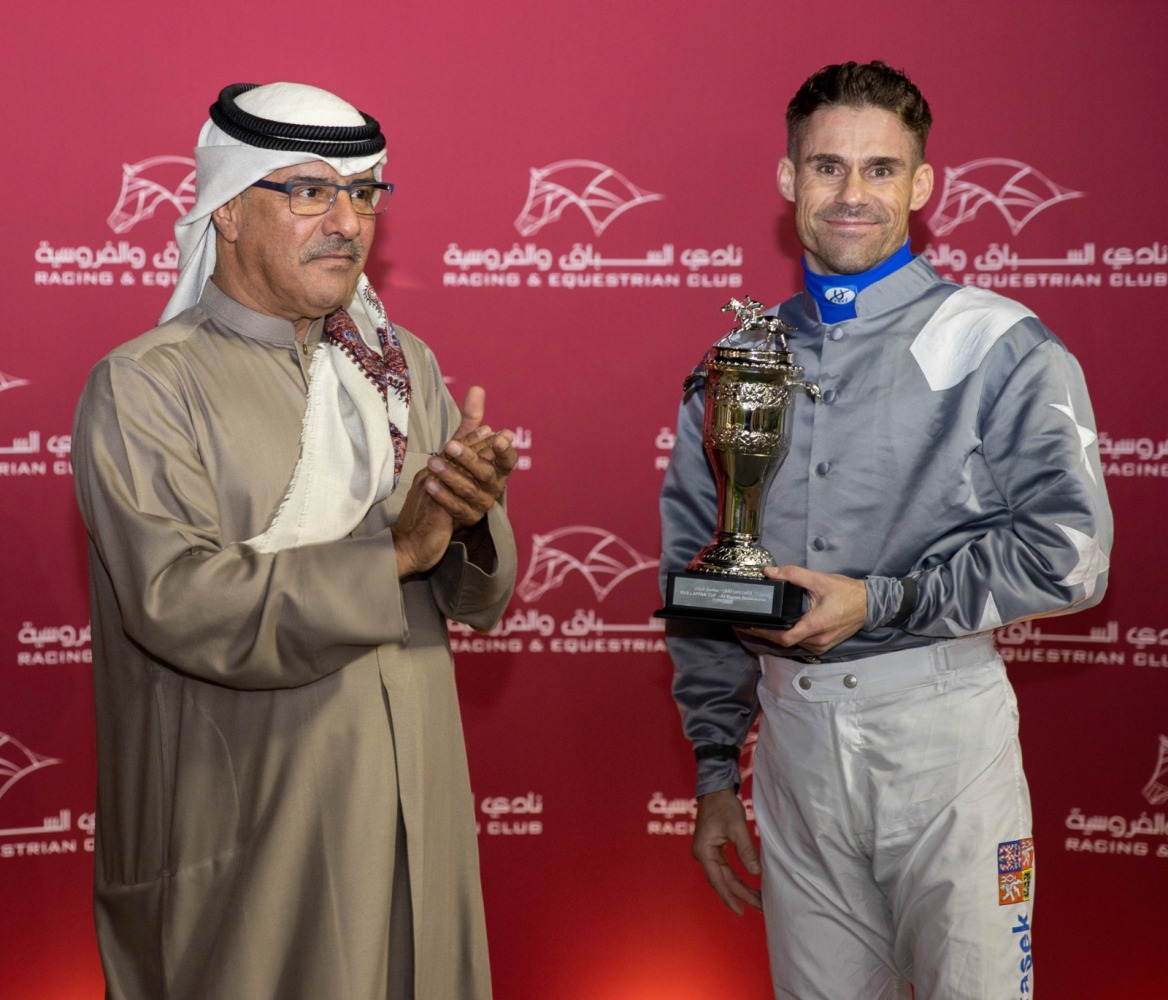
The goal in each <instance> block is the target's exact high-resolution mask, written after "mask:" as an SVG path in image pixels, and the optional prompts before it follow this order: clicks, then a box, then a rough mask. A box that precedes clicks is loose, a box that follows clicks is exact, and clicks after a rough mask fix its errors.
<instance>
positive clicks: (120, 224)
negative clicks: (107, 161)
mask: <svg viewBox="0 0 1168 1000" xmlns="http://www.w3.org/2000/svg"><path fill="white" fill-rule="evenodd" d="M163 202H168V203H169V204H171V205H173V206H174V207H175V209H176V211H177V212H178V214H179V215H186V214H187V212H189V211H190V209H191V206H192V205H194V203H195V161H194V160H192V159H191V158H190V157H189V156H152V157H151V158H150V159H148V160H142V161H141V162H139V163H123V164H122V191H121V193H120V194H119V195H118V203H117V204H116V205H115V206H114V209H113V211H112V212H110V214H109V218H107V219H106V222H107V223H109V227H110V229H112V230H113V231H114V232H115V233H124V232H126V231H127V230H130V229H133V228H134V226H136V225H137V224H138V223H139V222H141V221H142V220H143V219H149V218H150V217H151V216H152V215H153V214H154V210H155V209H156V208H157V207H158V206H159V205H160V204H162V203H163Z"/></svg>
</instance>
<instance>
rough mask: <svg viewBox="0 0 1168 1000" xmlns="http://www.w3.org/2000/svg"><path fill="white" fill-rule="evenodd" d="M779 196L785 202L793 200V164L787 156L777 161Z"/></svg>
mask: <svg viewBox="0 0 1168 1000" xmlns="http://www.w3.org/2000/svg"><path fill="white" fill-rule="evenodd" d="M779 194H781V195H782V196H783V197H784V198H786V199H787V201H794V200H795V164H794V163H792V162H791V158H790V157H789V156H784V157H783V158H782V159H781V160H779Z"/></svg>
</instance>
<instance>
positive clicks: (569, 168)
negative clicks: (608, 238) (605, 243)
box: [515, 160, 664, 236]
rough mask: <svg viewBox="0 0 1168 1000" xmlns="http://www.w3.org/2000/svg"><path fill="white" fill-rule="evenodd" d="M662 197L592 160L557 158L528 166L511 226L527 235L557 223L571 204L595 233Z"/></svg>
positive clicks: (598, 233) (520, 233)
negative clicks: (528, 174) (524, 190)
mask: <svg viewBox="0 0 1168 1000" xmlns="http://www.w3.org/2000/svg"><path fill="white" fill-rule="evenodd" d="M663 197H664V196H663V195H659V194H654V193H653V192H652V191H646V190H644V189H643V188H640V187H637V185H636V184H634V183H632V181H630V180H629V179H628V178H627V177H625V176H624V174H621V173H618V172H617V171H615V170H613V169H612V167H608V166H605V165H604V164H603V163H597V162H596V161H595V160H560V161H559V162H557V163H549V164H548V165H547V166H546V167H532V168H531V183H530V185H529V186H528V188H527V201H526V203H525V204H524V206H523V210H522V211H521V212H520V213H519V217H518V218H517V219H516V220H515V228H516V229H517V230H519V235H520V236H531V235H533V234H534V233H538V232H539V231H540V230H541V229H542V228H543V227H544V226H546V225H548V223H551V222H558V221H559V218H560V216H561V215H562V214H563V213H564V209H566V208H567V207H568V206H569V205H575V206H576V207H577V208H578V209H580V211H581V212H583V213H584V217H585V218H586V219H587V220H588V222H589V224H590V225H591V226H592V231H593V233H595V234H596V235H597V236H599V235H600V234H601V233H603V232H604V230H605V229H607V228H608V227H609V226H610V225H611V224H612V222H613V220H614V219H615V218H616V217H617V216H618V215H620V214H622V213H623V212H627V211H628V210H629V209H630V208H636V207H637V206H638V205H643V204H644V203H645V202H647V201H660V200H661V199H662V198H663Z"/></svg>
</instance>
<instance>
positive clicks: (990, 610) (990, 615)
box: [942, 594, 1003, 635]
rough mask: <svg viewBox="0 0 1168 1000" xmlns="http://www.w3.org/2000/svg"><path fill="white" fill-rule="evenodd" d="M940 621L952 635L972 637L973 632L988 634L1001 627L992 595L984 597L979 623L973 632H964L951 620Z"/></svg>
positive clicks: (999, 615)
mask: <svg viewBox="0 0 1168 1000" xmlns="http://www.w3.org/2000/svg"><path fill="white" fill-rule="evenodd" d="M942 621H944V622H945V624H946V625H948V626H949V630H950V631H951V632H952V633H953V634H954V635H973V633H974V632H990V631H992V630H993V629H996V628H1001V627H1002V625H1003V622H1002V616H1001V614H1000V613H999V611H998V605H997V602H996V601H995V600H994V595H993V594H987V595H986V602H985V607H984V608H982V612H981V623H980V624H979V625H978V626H977V628H975V629H974V630H973V632H966V631H965V629H963V628H962V627H961V626H960V625H958V624H957V622H955V621H953V619H952V618H944V619H942Z"/></svg>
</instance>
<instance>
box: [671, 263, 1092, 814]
mask: <svg viewBox="0 0 1168 1000" xmlns="http://www.w3.org/2000/svg"><path fill="white" fill-rule="evenodd" d="M856 311H857V315H856V318H855V319H851V320H846V321H844V322H842V323H837V324H834V325H831V326H825V325H824V324H823V323H821V322H820V320H819V315H818V309H817V307H816V306H815V304H814V300H813V299H812V298H811V296H810V295H808V294H806V293H801V294H799V295H796V296H795V297H793V298H792V299H790V300H788V301H787V302H786V303H784V304H783V305H782V306H781V307H780V309H779V310H778V315H779V316H780V317H781V318H782V319H783V320H784V321H786V322H787V323H788V324H790V325H792V326H795V327H796V328H797V332H795V333H793V334H790V335H788V343H789V345H790V347H791V349H792V350H793V351H794V354H795V361H796V363H797V364H800V365H802V366H803V367H804V368H805V370H806V378H807V379H808V380H809V381H812V382H816V383H818V384H819V386H820V388H821V389H822V390H823V402H822V403H819V404H815V403H813V402H812V400H811V399H810V398H808V397H805V396H803V395H801V394H800V396H799V398H797V399H796V400H795V404H794V407H795V410H794V420H793V430H792V442H791V450H790V453H789V455H788V457H787V459H786V462H785V463H784V464H783V466H782V467H781V468H780V470H779V472H778V474H777V476H776V478H775V481H774V483H773V485H772V487H771V489H770V492H769V494H768V497H767V501H766V509H765V514H764V518H763V538H762V541H763V544H764V545H765V546H766V547H767V548H768V549H769V551H770V552H771V553H772V554H773V555H774V557H775V560H776V563H777V564H779V565H782V564H794V565H800V566H806V567H807V568H809V569H812V570H818V571H822V572H826V573H842V574H845V575H847V576H852V577H857V578H862V579H864V580H865V584H866V589H867V596H868V617H867V620H866V622H865V623H864V626H863V628H862V630H861V631H860V632H858V633H857V634H856V635H854V636H852V637H851V638H850V639H848V640H846V641H845V642H843V643H841V644H840V645H838V646H836V647H835V648H834V649H832V650H831V651H830V652H829V654H828V657H827V658H829V659H848V658H855V657H862V656H865V655H870V654H873V653H885V652H890V651H893V650H897V649H903V648H907V647H911V646H918V645H921V644H924V643H930V642H936V641H941V640H945V639H952V638H954V637H956V636H965V635H970V634H973V633H977V632H984V631H987V630H991V629H994V628H997V627H999V626H1002V625H1005V624H1008V623H1010V622H1014V621H1018V620H1020V619H1023V618H1028V617H1032V616H1035V615H1045V614H1058V613H1064V612H1068V611H1075V610H1079V609H1082V608H1087V607H1091V606H1092V605H1094V604H1096V603H1097V602H1098V601H1099V600H1100V599H1101V598H1102V596H1103V592H1104V589H1105V587H1106V581H1107V567H1108V553H1109V551H1110V547H1111V538H1112V523H1111V511H1110V507H1109V506H1108V502H1107V493H1106V490H1105V487H1104V483H1103V471H1102V469H1101V467H1100V463H1099V454H1098V448H1097V446H1096V444H1095V436H1096V435H1095V422H1094V417H1093V414H1092V411H1091V403H1090V399H1089V398H1088V395H1087V389H1086V386H1085V384H1084V381H1083V375H1082V372H1081V370H1080V368H1079V365H1078V363H1077V362H1076V361H1075V359H1074V357H1072V355H1071V354H1070V353H1069V352H1068V351H1067V349H1066V347H1065V346H1064V345H1063V344H1062V343H1061V342H1060V341H1059V340H1058V339H1057V338H1056V337H1055V336H1054V335H1053V334H1052V333H1051V332H1050V331H1049V330H1047V329H1046V327H1044V326H1043V325H1042V323H1041V322H1039V320H1038V319H1037V318H1036V317H1035V316H1034V314H1033V313H1031V312H1030V311H1029V310H1028V309H1026V308H1025V307H1024V306H1022V305H1020V304H1018V303H1016V302H1013V301H1011V300H1010V299H1006V298H1003V297H1002V296H999V295H997V294H994V293H992V292H987V291H982V290H980V289H975V288H966V287H960V286H958V285H955V284H953V283H951V282H947V281H943V280H942V279H941V278H940V277H938V275H937V274H936V272H935V271H934V270H933V269H932V267H930V265H929V264H928V262H927V261H926V260H925V259H924V258H923V257H917V258H916V259H915V260H914V261H913V262H912V263H910V264H908V265H906V266H905V267H903V268H901V269H900V270H899V271H896V272H894V273H893V274H891V275H889V276H888V277H886V278H884V279H882V280H881V281H878V282H876V283H875V284H873V285H871V286H869V287H868V288H866V289H864V290H863V291H861V292H860V294H859V297H858V299H857V305H856ZM772 314H773V311H772ZM703 405H704V395H703V391H702V386H701V385H700V384H699V385H698V386H696V387H694V388H693V389H691V390H690V392H689V393H687V395H686V396H685V398H684V399H683V401H682V404H681V410H680V414H679V416H678V427H677V443H676V446H675V448H674V451H673V456H672V458H671V461H670V465H669V469H668V471H667V472H666V475H665V482H664V485H663V487H662V493H661V521H662V559H661V573H662V580H663V581H664V575H665V574H666V573H668V572H670V571H675V570H680V569H682V568H684V566H685V563H686V562H688V561H689V559H691V558H692V557H693V555H694V554H695V553H696V552H697V550H698V549H699V548H700V547H701V546H702V545H704V544H706V543H707V542H708V541H710V539H711V538H712V537H713V534H714V520H715V513H716V491H715V485H714V480H713V476H712V474H711V472H710V468H709V465H708V463H707V461H706V458H705V455H704V453H703V450H702V443H701V425H702V409H703ZM906 576H911V577H912V579H913V580H915V581H916V584H917V587H918V597H917V601H916V605H915V608H914V609H913V611H912V613H911V615H910V616H909V617H908V618H907V620H905V621H904V622H903V624H901V625H900V626H899V627H891V626H889V624H888V623H889V622H890V621H892V620H893V619H894V618H895V617H896V615H897V611H898V608H899V606H900V603H901V598H902V595H903V587H902V584H901V582H900V581H901V579H902V578H904V577H906ZM667 641H668V643H669V648H670V652H671V654H672V656H673V660H674V665H675V673H674V697H675V698H676V700H677V703H678V706H679V708H680V710H681V714H682V719H683V725H684V729H685V732H686V735H687V736H688V737H689V738H690V739H691V740H692V741H694V744H695V747H698V746H701V745H703V744H708V743H721V744H739V745H740V744H741V743H742V741H743V739H744V738H745V737H746V735H747V732H748V730H749V728H750V724H751V722H752V721H753V718H754V715H755V713H756V711H757V708H756V704H755V694H754V689H755V683H756V681H757V676H758V663H757V658H756V656H755V655H754V654H755V653H758V652H765V651H766V649H765V648H764V647H762V646H758V647H752V648H751V649H747V648H746V647H744V646H743V645H742V643H740V642H739V641H738V640H737V639H736V638H735V635H734V633H733V631H732V630H730V629H729V628H727V627H719V626H706V625H701V626H699V625H693V624H690V623H684V624H679V623H676V622H670V623H669V625H668V628H667ZM771 651H772V652H778V651H780V650H779V649H778V648H777V647H774V648H772V649H771ZM737 781H738V773H737V768H736V767H735V765H734V763H733V762H732V761H728V760H724V759H707V760H703V761H701V762H700V764H699V771H698V783H697V789H698V794H699V795H700V794H704V793H706V792H710V791H715V790H717V789H719V788H726V787H731V786H733V785H736V784H737Z"/></svg>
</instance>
